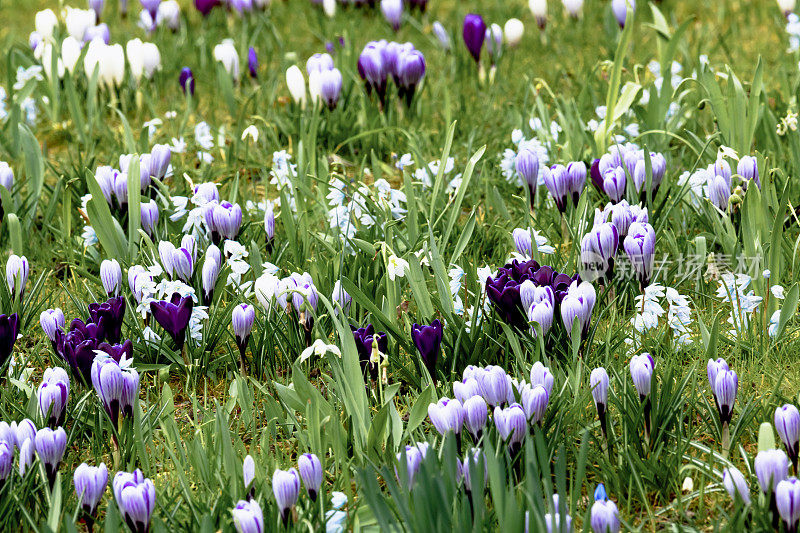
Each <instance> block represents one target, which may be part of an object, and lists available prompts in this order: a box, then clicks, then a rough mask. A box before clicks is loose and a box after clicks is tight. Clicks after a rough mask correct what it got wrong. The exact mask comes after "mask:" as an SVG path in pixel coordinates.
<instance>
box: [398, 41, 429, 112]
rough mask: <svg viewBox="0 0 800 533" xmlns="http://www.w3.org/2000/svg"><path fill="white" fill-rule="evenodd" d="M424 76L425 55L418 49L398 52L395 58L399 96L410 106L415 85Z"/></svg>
mask: <svg viewBox="0 0 800 533" xmlns="http://www.w3.org/2000/svg"><path fill="white" fill-rule="evenodd" d="M423 77H425V56H423V55H422V52H420V51H419V50H412V51H410V52H405V53H402V54H400V56H399V57H398V58H397V82H398V91H399V93H398V94H400V96H401V97H405V102H406V105H407V106H409V107H410V106H411V102H412V101H413V99H414V94H415V91H416V89H417V86H418V85H419V84H420V82H421V81H422V78H423Z"/></svg>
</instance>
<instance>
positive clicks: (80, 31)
mask: <svg viewBox="0 0 800 533" xmlns="http://www.w3.org/2000/svg"><path fill="white" fill-rule="evenodd" d="M96 23H97V15H96V14H95V12H94V11H93V10H91V9H77V8H74V7H67V8H66V9H65V11H64V24H65V25H66V27H67V33H69V34H70V35H71V36H72V37H73V38H74V39H77V40H78V41H83V38H84V35H85V34H86V30H87V29H88V28H90V27H92V26H94V25H95V24H96Z"/></svg>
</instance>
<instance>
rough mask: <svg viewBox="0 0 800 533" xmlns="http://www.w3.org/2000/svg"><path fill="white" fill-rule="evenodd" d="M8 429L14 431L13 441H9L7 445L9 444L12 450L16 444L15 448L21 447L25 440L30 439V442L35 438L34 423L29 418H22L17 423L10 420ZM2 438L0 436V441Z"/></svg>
mask: <svg viewBox="0 0 800 533" xmlns="http://www.w3.org/2000/svg"><path fill="white" fill-rule="evenodd" d="M10 429H11V430H12V431H13V433H14V438H15V441H14V442H9V443H8V444H9V446H11V448H12V450H13V448H14V446H15V445H16V447H17V448H19V449H22V445H23V444H25V441H26V440H28V439H30V440H31V442H33V440H34V439H35V438H36V431H37V430H36V425H35V424H34V423H33V421H32V420H31V419H29V418H23V419H22V421H20V422H19V423H16V422H11V427H10ZM2 440H4V439H3V438H0V441H2Z"/></svg>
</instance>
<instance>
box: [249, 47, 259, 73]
mask: <svg viewBox="0 0 800 533" xmlns="http://www.w3.org/2000/svg"><path fill="white" fill-rule="evenodd" d="M247 70H248V71H250V77H251V78H253V79H254V80H255V79H258V54H256V49H255V48H253V47H252V46H251V47H250V48H249V49H248V50H247Z"/></svg>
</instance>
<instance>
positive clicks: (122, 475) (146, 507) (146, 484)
mask: <svg viewBox="0 0 800 533" xmlns="http://www.w3.org/2000/svg"><path fill="white" fill-rule="evenodd" d="M111 486H112V488H113V490H114V498H115V499H116V500H117V507H118V508H119V512H120V514H121V515H122V518H123V520H124V521H125V523H126V524H127V525H128V527H129V528H130V529H131V531H135V532H137V533H147V531H148V530H149V529H150V516H151V515H152V514H153V509H155V506H156V488H155V486H154V485H153V482H152V481H151V480H150V479H148V478H146V477H144V474H143V473H142V471H141V470H139V469H138V468H137V469H136V470H135V471H134V472H132V473H131V472H117V474H116V475H115V476H114V481H113V482H112V483H111Z"/></svg>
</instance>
